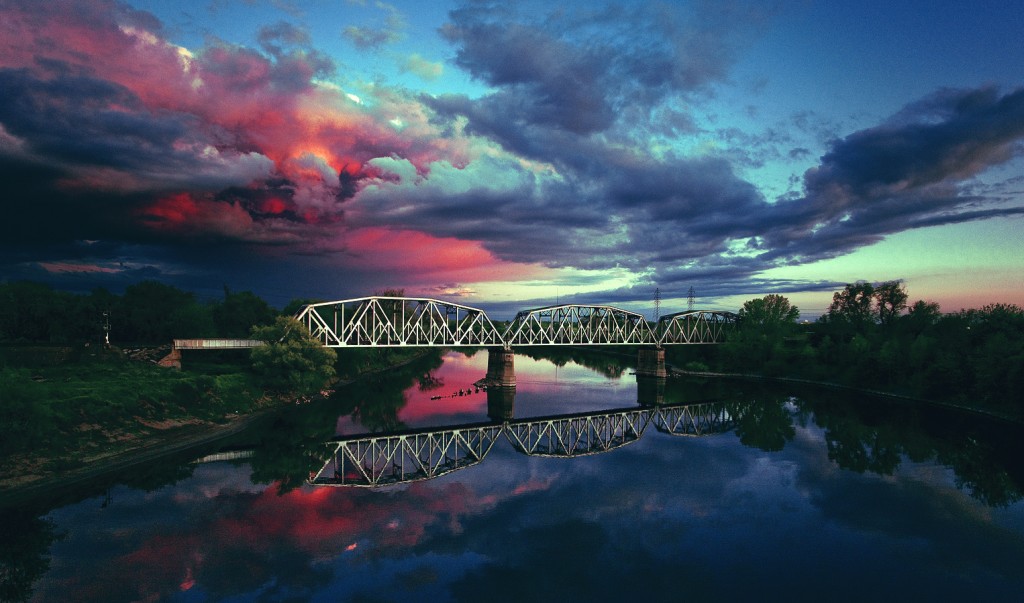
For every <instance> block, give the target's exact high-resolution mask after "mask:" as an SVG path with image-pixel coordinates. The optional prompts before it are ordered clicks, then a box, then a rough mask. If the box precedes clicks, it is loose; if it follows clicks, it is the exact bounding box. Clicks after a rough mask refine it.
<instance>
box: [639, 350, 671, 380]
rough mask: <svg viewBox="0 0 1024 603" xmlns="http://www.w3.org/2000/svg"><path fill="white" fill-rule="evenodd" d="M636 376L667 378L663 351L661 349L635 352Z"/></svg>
mask: <svg viewBox="0 0 1024 603" xmlns="http://www.w3.org/2000/svg"><path fill="white" fill-rule="evenodd" d="M636 374H637V376H638V377H640V376H643V377H667V376H668V371H666V370H665V350H664V349H663V348H654V349H649V348H640V349H639V350H638V351H637V358H636Z"/></svg>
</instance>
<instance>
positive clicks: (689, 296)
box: [686, 287, 696, 312]
mask: <svg viewBox="0 0 1024 603" xmlns="http://www.w3.org/2000/svg"><path fill="white" fill-rule="evenodd" d="M695 299H696V296H695V295H694V294H693V287H690V292H689V293H688V294H687V296H686V309H687V310H688V311H690V312H693V302H694V300H695Z"/></svg>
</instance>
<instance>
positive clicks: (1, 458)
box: [0, 349, 280, 489]
mask: <svg viewBox="0 0 1024 603" xmlns="http://www.w3.org/2000/svg"><path fill="white" fill-rule="evenodd" d="M7 353H8V355H10V353H11V350H10V349H8V350H7ZM0 392H2V394H0V395H2V404H0V489H7V488H12V487H17V486H19V485H22V484H25V483H31V482H32V481H36V480H39V479H44V478H46V477H48V476H51V475H54V474H57V473H61V472H66V471H69V470H73V469H75V468H78V467H82V466H85V465H88V464H90V463H94V462H97V461H98V460H102V459H104V458H109V457H111V456H115V455H117V454H119V453H123V452H125V451H128V450H132V449H135V448H139V447H141V446H144V445H147V444H151V443H152V442H153V441H155V440H157V439H160V438H167V437H171V438H180V437H181V435H182V434H183V433H189V432H195V431H197V430H201V429H202V428H204V427H208V426H215V425H223V424H226V423H228V422H229V421H230V420H231V419H232V418H233V417H237V416H240V415H244V414H248V413H251V412H253V411H256V410H259V409H261V408H266V407H270V406H273V405H275V404H279V403H280V397H277V396H271V395H268V394H267V393H266V392H265V391H264V390H263V389H262V388H261V387H260V386H259V385H258V382H257V379H256V377H255V375H253V374H252V373H251V372H250V371H248V370H247V368H246V366H245V359H244V356H243V357H242V358H239V359H236V360H235V361H234V362H229V363H222V364H219V365H217V366H216V367H209V366H208V367H203V368H201V369H199V370H193V369H186V370H183V371H174V370H168V369H165V368H161V367H158V366H156V365H155V364H153V363H152V362H150V361H149V360H147V359H144V358H132V357H131V356H130V355H129V354H127V353H125V352H123V351H120V350H109V351H103V352H100V353H96V354H92V355H86V354H82V355H79V356H78V357H72V358H64V360H63V361H62V362H58V363H46V364H43V365H39V364H35V363H29V366H17V365H15V366H12V365H11V364H10V363H9V364H8V365H7V366H4V367H2V368H0Z"/></svg>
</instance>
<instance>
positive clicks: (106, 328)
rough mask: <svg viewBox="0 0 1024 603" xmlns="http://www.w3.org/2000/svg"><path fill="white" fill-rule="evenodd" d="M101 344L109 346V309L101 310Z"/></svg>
mask: <svg viewBox="0 0 1024 603" xmlns="http://www.w3.org/2000/svg"><path fill="white" fill-rule="evenodd" d="M103 345H105V346H106V347H108V348H109V347H110V310H105V311H104V312H103Z"/></svg>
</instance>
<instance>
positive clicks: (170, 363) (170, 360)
mask: <svg viewBox="0 0 1024 603" xmlns="http://www.w3.org/2000/svg"><path fill="white" fill-rule="evenodd" d="M157 365H158V366H162V367H165V368H173V369H178V370H179V371H180V370H181V350H180V349H179V348H178V347H177V346H172V347H171V353H170V354H168V355H166V356H164V357H163V358H161V359H160V361H159V362H157Z"/></svg>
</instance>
